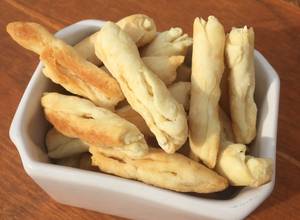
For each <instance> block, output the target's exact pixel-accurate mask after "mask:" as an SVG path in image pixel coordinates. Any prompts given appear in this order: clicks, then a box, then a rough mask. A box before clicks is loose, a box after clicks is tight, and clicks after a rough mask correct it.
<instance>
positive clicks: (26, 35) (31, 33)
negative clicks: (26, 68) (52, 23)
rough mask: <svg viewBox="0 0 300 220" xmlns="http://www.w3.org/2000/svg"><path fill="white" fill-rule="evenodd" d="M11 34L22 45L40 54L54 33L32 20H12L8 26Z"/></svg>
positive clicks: (7, 28)
mask: <svg viewBox="0 0 300 220" xmlns="http://www.w3.org/2000/svg"><path fill="white" fill-rule="evenodd" d="M6 30H7V32H8V33H9V35H10V36H11V37H12V38H13V39H14V40H15V41H16V42H17V43H18V44H20V45H21V46H23V47H24V48H26V49H28V50H31V51H33V52H35V53H37V54H40V53H41V52H42V50H43V49H44V48H45V46H46V45H47V42H49V39H53V37H52V35H51V34H50V33H49V32H48V31H47V30H46V29H45V28H44V27H43V26H42V25H40V24H37V23H32V22H21V21H16V22H11V23H9V24H8V25H7V26H6Z"/></svg>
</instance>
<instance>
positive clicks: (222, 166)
mask: <svg viewBox="0 0 300 220" xmlns="http://www.w3.org/2000/svg"><path fill="white" fill-rule="evenodd" d="M220 119H221V123H222V132H221V136H222V138H221V149H220V153H219V156H218V160H217V164H216V171H217V172H218V173H219V174H220V175H222V176H224V177H226V178H227V179H228V180H229V182H230V184H231V185H232V186H251V187H257V186H260V185H263V184H265V183H267V182H269V181H270V180H271V178H272V174H273V171H272V160H271V159H266V158H259V157H253V156H250V155H246V150H247V147H246V146H245V145H243V144H234V143H233V141H234V139H233V138H234V137H233V131H232V126H231V121H230V119H229V118H228V116H227V115H226V113H225V112H224V111H223V110H221V109H220Z"/></svg>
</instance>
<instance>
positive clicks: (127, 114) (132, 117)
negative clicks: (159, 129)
mask: <svg viewBox="0 0 300 220" xmlns="http://www.w3.org/2000/svg"><path fill="white" fill-rule="evenodd" d="M116 114H118V115H119V116H120V117H122V118H124V119H126V120H127V121H129V122H131V123H132V124H134V125H135V126H136V127H137V128H138V129H139V130H140V131H141V132H142V133H143V135H144V136H145V137H150V136H153V133H152V132H151V131H150V129H149V127H148V126H147V124H146V122H145V120H144V119H143V117H142V116H141V115H140V114H139V113H137V112H136V111H134V110H133V109H132V108H131V106H130V105H126V106H124V107H122V108H119V109H117V110H116Z"/></svg>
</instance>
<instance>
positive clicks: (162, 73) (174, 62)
mask: <svg viewBox="0 0 300 220" xmlns="http://www.w3.org/2000/svg"><path fill="white" fill-rule="evenodd" d="M142 59H143V62H144V63H145V65H146V66H147V67H148V68H149V69H150V70H151V71H152V72H153V73H155V74H156V75H157V76H158V77H159V78H160V79H161V80H162V81H163V82H164V83H165V84H166V85H170V84H171V83H172V82H174V80H175V79H176V76H177V72H176V70H177V68H178V67H179V66H180V65H181V64H182V63H183V61H184V56H170V57H168V56H153V57H143V58H142Z"/></svg>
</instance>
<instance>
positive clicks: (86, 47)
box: [74, 14, 156, 66]
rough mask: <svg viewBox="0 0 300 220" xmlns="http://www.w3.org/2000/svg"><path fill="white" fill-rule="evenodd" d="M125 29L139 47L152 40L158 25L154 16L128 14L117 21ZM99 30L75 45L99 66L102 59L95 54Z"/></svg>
mask: <svg viewBox="0 0 300 220" xmlns="http://www.w3.org/2000/svg"><path fill="white" fill-rule="evenodd" d="M116 24H117V25H118V26H119V27H120V28H121V29H122V30H123V31H125V32H126V33H127V34H128V35H129V36H130V37H131V38H132V40H133V41H134V42H135V43H136V45H137V46H138V47H141V46H144V45H146V44H148V43H149V42H151V41H152V40H153V38H154V37H155V36H156V25H155V23H154V21H153V19H152V18H150V17H148V16H147V15H143V14H134V15H130V16H127V17H125V18H123V19H121V20H120V21H118V22H117V23H116ZM97 33H98V32H96V33H94V34H92V35H90V36H88V37H86V38H84V39H83V40H82V41H80V42H79V43H77V44H76V45H75V46H74V49H75V50H76V51H77V52H78V53H79V54H80V55H81V56H82V57H83V58H84V59H86V60H88V61H90V62H92V63H94V64H95V65H97V66H99V65H101V64H102V62H101V60H99V58H97V56H96V54H95V46H94V44H95V37H96V35H97Z"/></svg>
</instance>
